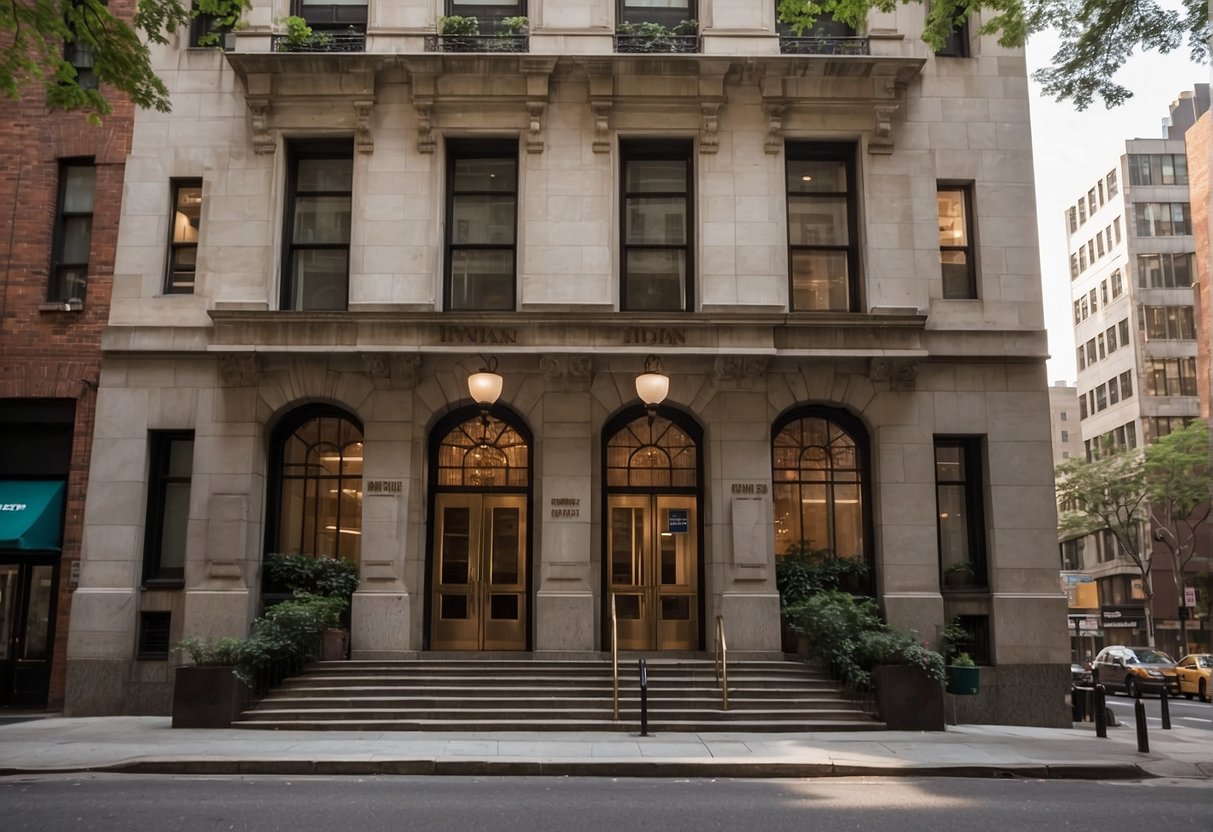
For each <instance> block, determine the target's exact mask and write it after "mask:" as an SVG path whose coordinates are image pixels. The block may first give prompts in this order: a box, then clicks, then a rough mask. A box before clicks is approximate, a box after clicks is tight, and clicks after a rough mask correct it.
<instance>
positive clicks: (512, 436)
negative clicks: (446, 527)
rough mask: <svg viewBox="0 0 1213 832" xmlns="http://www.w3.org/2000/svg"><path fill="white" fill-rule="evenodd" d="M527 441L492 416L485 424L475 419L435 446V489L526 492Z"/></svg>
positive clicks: (461, 425)
mask: <svg viewBox="0 0 1213 832" xmlns="http://www.w3.org/2000/svg"><path fill="white" fill-rule="evenodd" d="M527 455H528V449H527V444H526V440H525V439H523V438H522V436H521V435H520V434H519V433H518V431H517V430H515V429H514V428H513V427H511V426H510V425H508V424H506V423H505V422H503V421H501V420H500V419H497V418H495V417H493V416H489V417H488V421H487V423H486V422H485V421H483V420H481V418H480V417H479V416H474V417H472V418H471V419H468V420H467V421H466V422H463V423H461V424H459V425H456V426H455V427H454V428H453V429H452V430H451V432H450V433H448V434H447V435H446V436H445V437H443V439H442V443H441V444H440V445H439V446H438V483H437V484H438V485H439V486H447V487H469V488H511V487H513V488H525V487H526V485H527Z"/></svg>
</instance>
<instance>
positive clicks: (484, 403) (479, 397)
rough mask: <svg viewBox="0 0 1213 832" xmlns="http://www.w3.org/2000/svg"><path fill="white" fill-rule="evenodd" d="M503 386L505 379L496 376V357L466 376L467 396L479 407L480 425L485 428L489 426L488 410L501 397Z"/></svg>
mask: <svg viewBox="0 0 1213 832" xmlns="http://www.w3.org/2000/svg"><path fill="white" fill-rule="evenodd" d="M481 357H482V358H483V356H481ZM503 384H505V379H503V378H502V377H501V376H500V375H498V374H497V359H496V357H493V358H490V359H488V360H486V361H485V363H484V366H483V367H481V368H480V370H479V371H477V372H475V373H472V374H471V375H470V376H468V395H470V396H471V397H472V401H474V402H476V404H478V405H480V423H481V424H482V425H484V426H485V428H488V426H489V408H490V407H492V406H493V405H494V404H496V402H497V399H498V398H499V397H500V396H501V386H502V385H503Z"/></svg>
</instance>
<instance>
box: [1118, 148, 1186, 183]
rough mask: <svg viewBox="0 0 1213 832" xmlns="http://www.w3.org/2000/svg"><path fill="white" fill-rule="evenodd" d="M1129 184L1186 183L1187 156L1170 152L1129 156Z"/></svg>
mask: <svg viewBox="0 0 1213 832" xmlns="http://www.w3.org/2000/svg"><path fill="white" fill-rule="evenodd" d="M1129 184H1130V185H1187V184H1188V158H1187V157H1186V156H1183V155H1176V154H1171V153H1134V154H1132V155H1130V156H1129Z"/></svg>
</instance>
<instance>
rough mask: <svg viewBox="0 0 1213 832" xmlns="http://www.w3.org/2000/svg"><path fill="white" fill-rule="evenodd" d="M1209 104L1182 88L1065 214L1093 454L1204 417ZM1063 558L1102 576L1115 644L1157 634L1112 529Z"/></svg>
mask: <svg viewBox="0 0 1213 832" xmlns="http://www.w3.org/2000/svg"><path fill="white" fill-rule="evenodd" d="M1208 108H1209V88H1208V85H1204V84H1202V85H1197V87H1196V89H1195V91H1193V92H1185V93H1183V94H1181V96H1180V97H1179V99H1178V100H1177V101H1175V102H1173V103H1172V106H1171V117H1170V118H1169V119H1167V120H1166V121H1165V122H1164V133H1165V135H1164V136H1163V137H1162V138H1157V139H1130V140H1128V141H1126V142H1125V153H1124V154H1123V155H1122V156H1121V157H1120V159H1119V160H1118V161H1117V163H1116V165H1115V166H1114V167H1112V168H1111V169H1110V170H1108V171H1106V172H1105V173H1104V174H1103V175H1102V176H1100V177H1099V178H1098V179H1096V180H1094V181H1093V182H1092V187H1091V188H1090V189H1088V190H1087V192H1086V193H1085V194H1082V195H1081V196H1080V197H1079V199H1078V201H1077V202H1076V203H1075V204H1073V205H1071V206H1069V207H1068V208H1067V209H1066V211H1065V222H1066V227H1067V230H1068V232H1069V254H1070V281H1071V282H1070V286H1071V296H1072V301H1073V314H1074V341H1075V346H1076V350H1077V353H1076V357H1077V360H1078V406H1079V417H1080V420H1081V424H1082V437H1083V445H1084V453H1085V456H1086V458H1087V459H1091V458H1094V457H1098V456H1099V455H1101V454H1103V453H1105V452H1107V451H1108V450H1109V449H1119V448H1136V447H1141V446H1143V445H1146V444H1149V443H1150V442H1153V441H1154V440H1156V439H1158V438H1160V437H1162V436H1165V435H1166V434H1168V433H1170V432H1171V430H1172V429H1174V428H1176V427H1178V426H1181V425H1183V424H1185V423H1187V422H1188V421H1191V420H1192V419H1195V418H1198V417H1199V416H1200V413H1201V411H1200V404H1199V399H1198V396H1197V371H1196V366H1197V358H1196V356H1197V326H1196V315H1195V308H1194V300H1193V291H1192V286H1193V281H1194V279H1195V277H1196V266H1195V251H1196V246H1195V238H1194V236H1193V231H1194V229H1193V224H1192V211H1191V207H1190V200H1189V178H1188V157H1187V150H1186V147H1185V143H1184V133H1185V131H1186V130H1187V129H1188V128H1189V127H1190V126H1191V125H1192V124H1193V123H1195V121H1196V120H1197V118H1198V117H1199V116H1200V115H1201V114H1202V113H1205V112H1207V111H1208ZM1142 533H1143V535H1148V534H1149V530H1148V529H1143V532H1142ZM1144 539H1146V540H1149V539H1150V538H1148V537H1146V538H1144ZM1154 560H1155V567H1154V578H1153V589H1154V593H1155V595H1154V603H1153V607H1152V610H1153V613H1154V619H1155V628H1156V639H1157V641H1158V644H1159V646H1160V647H1163V648H1164V649H1169V650H1173V651H1178V652H1180V653H1183V652H1186V650H1183V649H1181V646H1180V645H1179V643H1178V641H1179V638H1178V635H1179V633H1178V631H1179V629H1180V628H1179V622H1178V613H1177V594H1176V591H1175V587H1174V585H1173V581H1172V579H1171V570H1170V562H1169V558H1168V557H1167V556H1166V555H1165V554H1164V553H1163V550H1162V549H1161V548H1159V549H1158V550H1156V557H1155V559H1154ZM1063 561H1064V562H1065V564H1066V565H1067V567H1068V568H1072V569H1078V570H1083V571H1085V572H1086V573H1088V574H1090V575H1091V576H1093V577H1094V579H1095V581H1096V582H1097V584H1098V586H1099V595H1100V604H1101V616H1102V622H1101V629H1102V632H1101V636H1102V638H1103V640H1104V643H1107V644H1117V643H1125V644H1127V643H1138V644H1140V643H1144V642H1145V641H1146V640H1147V638H1148V637H1147V633H1146V616H1145V609H1144V599H1145V594H1144V592H1143V587H1142V578H1141V573H1140V571H1139V570H1138V568H1137V567H1136V565H1134V564H1133V563H1132V562H1131V561H1130V560H1129V559H1128V558H1126V557H1125V556H1124V554H1123V553H1122V552H1120V551H1119V547H1118V545H1117V544H1116V542H1115V541H1114V540H1113V538H1112V534H1111V532H1103V533H1101V534H1098V535H1095V536H1092V537H1089V538H1087V539H1086V540H1085V541H1081V540H1075V541H1068V542H1066V543H1063Z"/></svg>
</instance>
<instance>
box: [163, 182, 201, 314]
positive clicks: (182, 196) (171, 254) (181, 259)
mask: <svg viewBox="0 0 1213 832" xmlns="http://www.w3.org/2000/svg"><path fill="white" fill-rule="evenodd" d="M172 192H173V201H172V208H171V210H172V214H171V219H170V220H169V230H168V270H167V273H166V274H165V277H164V292H165V294H170V295H171V294H193V291H194V275H195V272H196V270H197V266H198V228H199V225H200V223H201V221H202V180H201V179H174V180H173V181H172Z"/></svg>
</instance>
